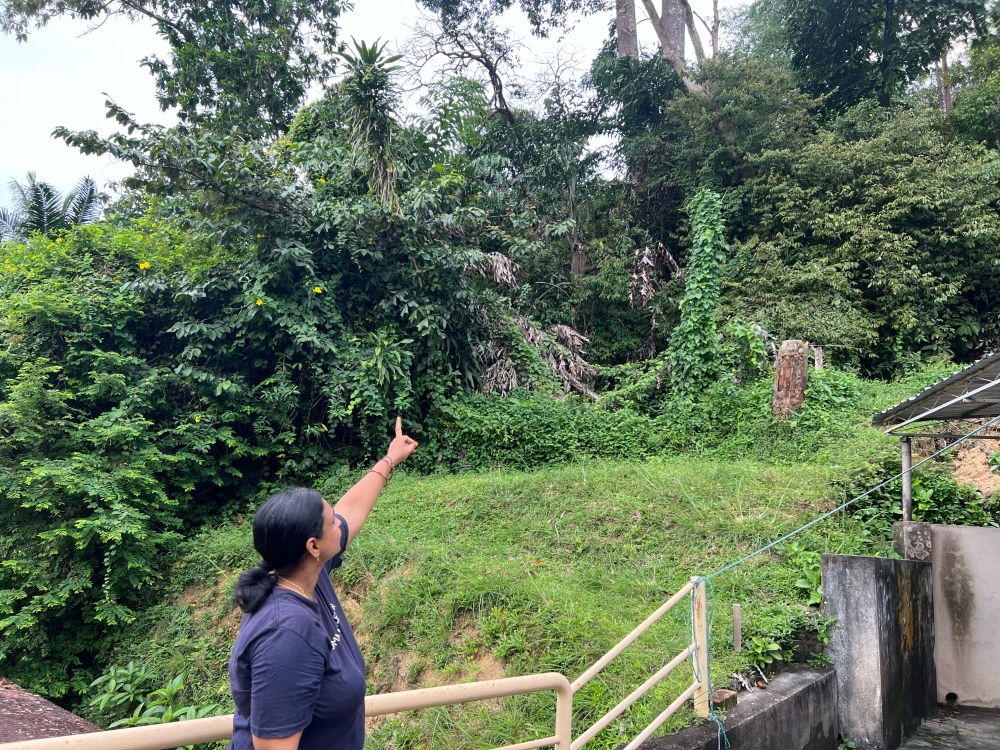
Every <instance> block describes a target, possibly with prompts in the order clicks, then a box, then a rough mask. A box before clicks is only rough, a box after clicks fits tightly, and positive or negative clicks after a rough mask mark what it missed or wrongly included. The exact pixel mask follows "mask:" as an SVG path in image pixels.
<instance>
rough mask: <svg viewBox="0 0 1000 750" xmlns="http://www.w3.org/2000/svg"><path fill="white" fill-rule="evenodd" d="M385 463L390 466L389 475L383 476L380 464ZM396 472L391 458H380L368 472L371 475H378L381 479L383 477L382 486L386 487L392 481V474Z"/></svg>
mask: <svg viewBox="0 0 1000 750" xmlns="http://www.w3.org/2000/svg"><path fill="white" fill-rule="evenodd" d="M383 461H385V462H386V463H387V464H389V473H388V474H383V473H382V471H381V470H380V469H379V468H378V467H379V464H381V463H382V462H383ZM395 470H396V467H395V466H394V465H393V463H392V459H391V458H389V457H388V456H385V457H383V458H380V459H379V460H378V461H377V462H376V463H375V465H374V466H373V467H372V468H370V469H369V470H368V473H369V474H378V475H379V476H380V477H382V481H383V484H382V486H383V487H385V486H386V485H387V484H389V480H390V479H392V474H393V472H394V471H395Z"/></svg>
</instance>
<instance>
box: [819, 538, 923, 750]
mask: <svg viewBox="0 0 1000 750" xmlns="http://www.w3.org/2000/svg"><path fill="white" fill-rule="evenodd" d="M935 544H936V542H935ZM822 574H823V606H824V614H825V615H826V616H827V617H832V618H834V619H836V621H837V623H838V624H837V625H836V626H834V627H833V628H832V629H831V631H830V643H829V644H828V645H827V654H828V655H829V657H830V659H832V660H833V664H834V666H835V667H836V669H837V682H838V693H839V699H838V705H839V713H840V731H841V732H843V733H844V734H846V735H847V736H848V737H850V738H851V739H852V740H854V741H855V742H856V743H857V746H858V750H893V749H894V748H896V747H899V745H900V743H901V742H902V741H903V739H905V738H906V737H907V736H909V735H910V734H911V733H912V732H913V731H914V730H916V728H917V727H919V726H920V721H921V720H922V719H923V718H925V717H926V716H928V715H929V714H930V713H931V712H932V711H933V710H934V708H935V704H936V700H937V692H938V690H937V682H936V677H935V675H936V672H935V669H934V628H935V623H934V608H935V604H934V602H933V601H932V599H933V598H934V597H933V595H932V591H933V582H932V573H931V565H930V563H926V562H915V561H912V560H889V559H887V558H881V557H856V556H852V555H823V558H822Z"/></svg>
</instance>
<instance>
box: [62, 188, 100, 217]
mask: <svg viewBox="0 0 1000 750" xmlns="http://www.w3.org/2000/svg"><path fill="white" fill-rule="evenodd" d="M100 214H101V194H100V193H99V192H98V191H97V183H96V182H94V181H93V180H92V179H90V178H89V177H84V178H82V179H81V180H80V181H79V182H78V183H76V187H74V188H73V189H72V190H71V191H70V192H69V194H67V196H66V198H65V200H64V201H63V216H64V217H65V222H66V223H67V224H90V223H91V222H92V221H95V220H96V219H97V217H98V216H100Z"/></svg>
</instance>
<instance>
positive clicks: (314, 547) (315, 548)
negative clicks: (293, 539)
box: [306, 536, 320, 561]
mask: <svg viewBox="0 0 1000 750" xmlns="http://www.w3.org/2000/svg"><path fill="white" fill-rule="evenodd" d="M306 552H307V553H308V554H309V556H310V557H312V558H313V559H314V560H317V561H318V560H319V556H320V549H319V540H318V539H317V538H316V537H314V536H311V537H309V538H308V539H307V540H306Z"/></svg>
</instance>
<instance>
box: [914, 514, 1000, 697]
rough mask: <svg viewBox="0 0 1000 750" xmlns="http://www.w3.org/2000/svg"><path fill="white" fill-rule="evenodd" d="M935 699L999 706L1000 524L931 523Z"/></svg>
mask: <svg viewBox="0 0 1000 750" xmlns="http://www.w3.org/2000/svg"><path fill="white" fill-rule="evenodd" d="M931 563H932V565H933V572H934V628H935V644H934V653H935V658H936V663H937V700H938V701H939V702H941V703H944V702H945V699H946V698H947V697H948V694H949V693H953V694H954V695H955V696H956V697H957V700H958V703H960V704H962V705H966V706H981V707H985V708H1000V529H981V528H972V527H969V526H938V525H934V526H931Z"/></svg>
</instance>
